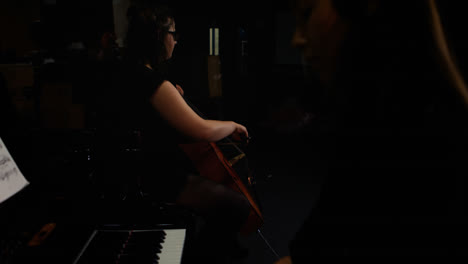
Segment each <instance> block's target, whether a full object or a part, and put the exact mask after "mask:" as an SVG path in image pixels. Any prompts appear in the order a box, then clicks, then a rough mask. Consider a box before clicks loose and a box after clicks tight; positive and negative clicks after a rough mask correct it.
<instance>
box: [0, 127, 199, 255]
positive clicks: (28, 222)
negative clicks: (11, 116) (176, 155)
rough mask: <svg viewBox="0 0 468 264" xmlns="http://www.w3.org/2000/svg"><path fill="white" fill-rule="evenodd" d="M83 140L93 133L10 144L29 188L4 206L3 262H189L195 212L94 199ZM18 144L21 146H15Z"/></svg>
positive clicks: (31, 136)
mask: <svg viewBox="0 0 468 264" xmlns="http://www.w3.org/2000/svg"><path fill="white" fill-rule="evenodd" d="M83 136H84V137H86V136H89V135H87V134H86V133H85V135H83V131H81V132H80V133H79V136H78V137H79V140H78V141H79V142H80V143H79V144H78V145H76V144H74V143H73V144H68V145H67V144H63V143H64V142H68V143H70V142H76V141H77V140H76V138H74V137H76V134H74V132H70V131H67V132H60V133H56V132H53V133H50V132H47V133H43V132H38V131H36V133H28V134H22V135H21V134H20V135H17V136H16V138H14V139H13V140H11V139H12V138H10V140H8V143H7V142H5V144H6V145H7V147H8V148H9V149H11V151H10V152H11V154H12V156H13V158H14V159H15V161H16V163H17V164H18V167H20V168H21V170H22V172H23V175H24V176H25V177H26V178H27V179H28V181H29V182H30V185H29V186H27V187H26V188H24V189H23V190H21V191H20V192H18V193H17V194H15V195H14V196H13V197H10V198H9V199H7V200H6V201H4V202H3V203H0V216H1V217H0V263H2V264H26V263H28V264H29V263H52V264H54V263H57V264H58V263H60V264H64V263H70V264H92V263H114V264H115V263H122V264H124V263H186V261H185V260H184V259H187V258H188V257H187V256H186V255H187V254H185V252H186V249H187V244H188V243H190V239H191V237H192V232H191V231H192V230H194V229H193V224H194V223H195V222H194V221H193V220H195V218H194V216H193V215H192V214H191V212H188V211H186V210H185V209H183V208H178V207H177V206H173V205H171V204H162V203H156V202H153V201H144V200H141V201H137V200H132V199H127V200H119V201H115V200H111V201H109V200H106V199H99V198H98V197H96V196H95V195H91V193H92V192H94V191H95V190H92V188H91V187H90V186H89V182H87V180H89V179H88V178H87V176H88V175H89V173H90V172H91V171H92V170H93V164H92V159H90V149H89V146H87V144H84V145H83V142H89V141H88V139H84V140H83ZM14 142H16V143H18V142H21V144H19V145H17V146H21V147H20V148H15V147H11V148H10V146H12V145H11V143H14ZM54 144H57V145H58V146H60V147H61V148H62V149H58V148H56V147H57V146H54ZM64 145H66V146H67V147H63V146H64ZM25 153H28V154H25Z"/></svg>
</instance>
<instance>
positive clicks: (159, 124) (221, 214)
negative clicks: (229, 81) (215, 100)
mask: <svg viewBox="0 0 468 264" xmlns="http://www.w3.org/2000/svg"><path fill="white" fill-rule="evenodd" d="M128 19H129V23H128V32H127V36H126V46H125V49H124V51H123V52H124V56H123V57H124V64H123V65H124V66H123V70H122V76H119V77H118V80H119V82H120V83H119V85H118V86H119V87H120V89H119V90H118V91H116V93H119V96H118V97H119V98H121V99H120V100H121V103H122V104H121V105H120V107H121V110H122V111H121V115H122V116H123V118H122V123H123V126H125V127H130V128H138V129H139V130H140V131H141V138H142V148H143V151H144V162H142V163H141V164H140V166H139V171H141V173H140V175H141V179H140V180H141V188H142V190H143V192H144V193H147V194H148V195H150V196H151V197H152V198H153V199H157V200H162V201H166V202H173V203H176V204H179V205H182V206H185V207H188V208H191V209H193V210H194V211H196V212H197V213H199V214H200V215H201V216H203V217H205V220H206V223H207V224H206V226H207V230H210V231H206V232H203V237H204V242H205V243H200V244H199V245H198V246H199V247H200V248H199V249H200V252H196V254H204V255H205V257H204V258H203V261H204V262H205V263H206V261H208V262H209V263H211V262H210V261H212V260H213V261H214V263H223V262H222V261H221V260H220V259H219V258H215V256H218V257H220V258H223V257H225V256H226V257H227V256H228V255H229V254H231V253H232V252H228V251H229V250H232V248H230V247H234V246H236V244H235V242H236V240H235V238H236V236H237V232H238V231H239V229H240V227H241V226H242V225H243V224H244V222H245V220H246V219H247V216H248V214H249V211H250V205H249V203H248V201H247V199H246V198H245V197H244V196H242V195H241V194H239V193H237V192H234V191H233V190H231V189H229V188H227V187H225V186H224V185H222V184H218V183H215V182H213V181H210V180H208V179H206V178H203V177H200V176H199V175H198V172H197V170H196V169H194V168H193V166H192V163H191V161H190V160H188V158H187V157H186V155H185V154H184V153H183V152H182V150H181V149H180V148H179V144H180V143H186V142H197V141H205V142H216V141H218V140H221V139H223V138H226V137H232V138H233V139H235V140H241V139H244V138H248V131H247V129H246V128H245V127H244V126H243V125H241V124H238V123H236V122H234V121H220V120H208V119H204V118H202V117H200V116H199V115H198V114H197V113H196V112H194V110H192V108H191V107H190V106H189V105H188V104H187V103H186V101H185V100H184V98H183V97H182V95H183V90H182V89H181V88H180V87H177V86H176V85H174V83H172V82H171V78H170V75H169V73H170V72H169V71H168V70H167V65H166V63H167V62H168V60H170V58H171V57H172V53H173V51H174V49H175V47H176V44H177V34H176V23H175V19H174V15H173V14H172V13H171V12H170V10H169V9H168V8H165V7H162V6H160V7H153V6H148V5H134V6H132V7H131V8H130V9H129V12H128ZM192 246H197V245H196V244H195V245H192ZM202 250H203V251H202Z"/></svg>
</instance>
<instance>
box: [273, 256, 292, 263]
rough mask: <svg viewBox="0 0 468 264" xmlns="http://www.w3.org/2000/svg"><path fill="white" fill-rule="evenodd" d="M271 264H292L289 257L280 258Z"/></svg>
mask: <svg viewBox="0 0 468 264" xmlns="http://www.w3.org/2000/svg"><path fill="white" fill-rule="evenodd" d="M273 264H292V260H291V257H290V256H286V257H282V258H280V259H279V260H277V261H276V262H275V263H273Z"/></svg>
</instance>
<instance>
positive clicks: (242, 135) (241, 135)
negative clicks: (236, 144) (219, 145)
mask: <svg viewBox="0 0 468 264" xmlns="http://www.w3.org/2000/svg"><path fill="white" fill-rule="evenodd" d="M234 124H235V126H236V129H235V130H234V132H232V135H231V136H232V138H233V139H234V140H237V141H245V142H246V143H248V142H249V139H250V137H249V132H248V131H247V128H246V127H245V126H243V125H241V124H238V123H234Z"/></svg>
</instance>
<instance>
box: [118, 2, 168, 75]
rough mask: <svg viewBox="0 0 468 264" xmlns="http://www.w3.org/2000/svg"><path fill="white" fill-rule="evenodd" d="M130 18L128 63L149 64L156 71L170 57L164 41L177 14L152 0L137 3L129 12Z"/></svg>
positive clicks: (127, 39) (126, 54) (126, 51)
mask: <svg viewBox="0 0 468 264" xmlns="http://www.w3.org/2000/svg"><path fill="white" fill-rule="evenodd" d="M127 18H128V30H127V35H126V41H125V44H126V45H125V57H126V59H127V61H130V62H133V63H139V64H146V63H149V64H150V65H151V67H153V68H156V67H157V66H158V65H159V64H160V63H161V62H163V61H164V60H165V58H166V57H167V51H166V49H165V47H164V42H163V39H164V36H165V34H167V31H168V30H169V27H170V26H171V25H172V23H173V22H174V14H173V13H172V11H171V9H170V8H169V7H168V6H167V5H158V4H154V2H153V1H135V2H133V3H132V4H131V6H130V7H129V9H128V11H127Z"/></svg>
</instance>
